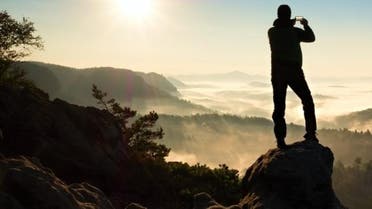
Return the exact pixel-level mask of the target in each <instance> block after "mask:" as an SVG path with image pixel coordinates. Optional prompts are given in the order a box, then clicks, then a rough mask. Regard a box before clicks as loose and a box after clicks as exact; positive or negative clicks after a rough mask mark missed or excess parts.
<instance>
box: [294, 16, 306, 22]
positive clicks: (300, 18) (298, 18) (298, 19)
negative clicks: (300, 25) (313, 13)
mask: <svg viewBox="0 0 372 209" xmlns="http://www.w3.org/2000/svg"><path fill="white" fill-rule="evenodd" d="M303 19H304V17H303V16H296V17H295V20H296V21H300V22H301V21H302V20H303Z"/></svg>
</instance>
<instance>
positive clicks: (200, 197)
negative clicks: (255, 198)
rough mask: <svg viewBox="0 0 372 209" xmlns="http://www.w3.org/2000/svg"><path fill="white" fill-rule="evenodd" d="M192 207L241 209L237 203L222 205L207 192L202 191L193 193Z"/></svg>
mask: <svg viewBox="0 0 372 209" xmlns="http://www.w3.org/2000/svg"><path fill="white" fill-rule="evenodd" d="M193 209H241V207H240V206H239V205H232V206H229V207H224V206H222V205H220V204H219V203H217V202H216V201H215V200H214V199H213V198H212V197H211V196H210V195H209V194H208V193H205V192H202V193H198V194H196V195H194V208H193Z"/></svg>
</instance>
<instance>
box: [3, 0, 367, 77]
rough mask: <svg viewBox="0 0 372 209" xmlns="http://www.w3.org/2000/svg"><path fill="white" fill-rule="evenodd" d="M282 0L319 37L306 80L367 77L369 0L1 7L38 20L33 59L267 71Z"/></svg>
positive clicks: (12, 0)
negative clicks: (271, 31)
mask: <svg viewBox="0 0 372 209" xmlns="http://www.w3.org/2000/svg"><path fill="white" fill-rule="evenodd" d="M281 3H288V4H289V5H291V7H292V10H293V16H294V15H302V16H304V17H306V18H307V19H308V20H309V22H310V25H311V26H312V28H313V29H314V31H315V34H316V37H317V41H316V42H315V43H314V44H303V52H304V69H305V72H306V74H307V75H308V76H309V77H317V76H337V77H339V76H349V75H362V76H367V75H369V74H370V69H371V68H372V63H371V62H370V58H369V52H370V49H371V48H372V40H371V38H370V37H372V28H371V27H368V25H370V21H371V19H372V18H371V14H372V6H371V3H370V2H369V1H357V2H355V1H351V0H349V1H330V2H329V1H327V2H324V1H319V0H317V1H311V2H306V1H280V2H279V1H275V0H269V1H245V0H244V1H243V0H233V1H231V0H55V1H47V0H2V1H1V2H0V7H1V9H6V10H7V11H8V12H9V13H10V14H11V15H13V16H15V17H17V18H21V17H23V16H26V17H29V18H30V19H31V20H32V21H33V22H35V26H36V28H37V29H38V31H39V33H40V35H41V36H42V37H43V39H44V42H45V50H44V51H41V52H36V53H34V54H33V56H32V57H30V58H29V59H31V60H39V61H43V62H50V63H57V64H61V65H67V66H73V67H91V66H114V67H122V68H129V69H133V70H137V71H144V72H150V71H154V72H158V73H164V74H190V73H191V74H192V73H209V72H229V71H233V70H239V71H242V72H246V73H249V74H262V75H267V74H269V72H270V53H269V45H268V39H267V29H268V28H269V27H271V25H272V21H273V20H274V19H275V18H276V9H277V7H278V5H279V4H281Z"/></svg>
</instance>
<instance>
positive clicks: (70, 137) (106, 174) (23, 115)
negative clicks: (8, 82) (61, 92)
mask: <svg viewBox="0 0 372 209" xmlns="http://www.w3.org/2000/svg"><path fill="white" fill-rule="evenodd" d="M0 129H1V130H2V133H3V140H2V141H1V142H0V152H1V153H2V154H4V155H5V156H7V157H12V156H19V155H24V156H32V157H36V158H38V159H40V161H41V163H42V164H43V165H45V166H46V167H48V168H50V169H52V170H53V172H55V173H56V175H57V176H58V177H59V178H61V179H63V180H64V181H65V182H67V183H73V182H83V181H86V182H88V183H90V184H92V185H94V186H97V187H99V188H100V189H103V190H108V189H107V187H110V184H113V182H114V181H113V179H114V178H115V177H117V176H118V173H119V172H118V170H119V169H120V166H121V164H122V161H123V159H125V156H126V155H125V149H126V148H125V147H124V144H125V143H123V141H122V135H121V131H120V129H119V127H117V125H116V124H115V122H114V120H113V118H112V116H111V115H110V114H109V113H108V112H106V111H101V110H98V109H96V108H92V107H81V106H77V105H72V104H68V103H66V102H64V101H62V100H59V99H55V100H54V101H49V99H48V95H47V94H45V93H43V92H42V91H40V90H38V89H27V88H25V89H23V90H19V89H12V88H5V87H2V88H0ZM112 186H113V185H112Z"/></svg>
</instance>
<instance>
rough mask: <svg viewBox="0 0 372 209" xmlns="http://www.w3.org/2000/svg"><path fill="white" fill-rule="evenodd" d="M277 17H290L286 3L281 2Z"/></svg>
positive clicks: (289, 10) (289, 9)
mask: <svg viewBox="0 0 372 209" xmlns="http://www.w3.org/2000/svg"><path fill="white" fill-rule="evenodd" d="M278 18H279V19H288V20H289V19H291V8H290V7H289V6H288V5H286V4H282V5H280V6H279V8H278Z"/></svg>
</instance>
